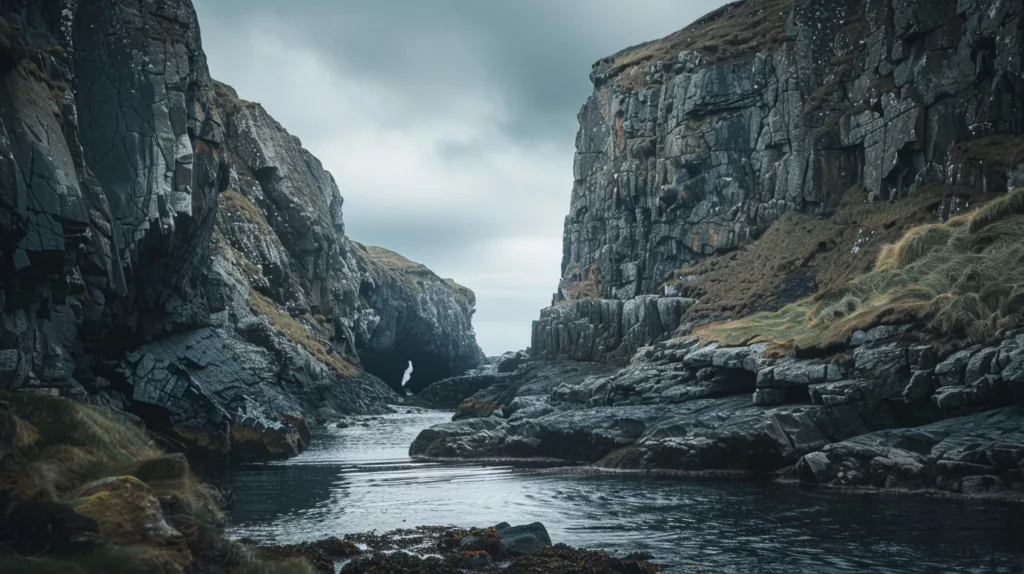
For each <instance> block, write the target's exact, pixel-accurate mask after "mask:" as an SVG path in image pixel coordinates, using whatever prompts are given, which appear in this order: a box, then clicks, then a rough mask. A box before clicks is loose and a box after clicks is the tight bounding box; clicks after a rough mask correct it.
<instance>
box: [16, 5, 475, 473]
mask: <svg viewBox="0 0 1024 574" xmlns="http://www.w3.org/2000/svg"><path fill="white" fill-rule="evenodd" d="M0 8H2V9H0V16H2V18H3V20H2V21H0V35H2V40H3V41H2V42H0V64H2V69H0V73H2V77H0V83H2V86H0V120H2V123H3V125H2V127H0V136H2V139H0V166H2V167H0V178H2V182H3V183H2V185H0V267H2V270H0V307H2V309H3V313H2V315H0V390H14V389H19V390H36V391H43V392H48V393H55V394H61V395H66V396H71V397H74V398H76V399H79V400H81V401H86V402H90V403H96V404H103V405H109V406H112V407H115V408H118V409H125V410H128V411H129V412H133V413H135V414H137V415H139V416H141V417H142V418H143V419H144V420H145V422H146V423H147V425H148V426H149V427H150V428H151V429H152V430H157V431H161V432H162V433H164V434H165V436H168V437H172V438H173V440H174V441H178V442H180V443H182V445H183V446H185V447H188V448H192V449H196V448H200V449H201V450H204V451H212V452H213V453H217V454H223V453H225V452H228V451H233V452H234V453H235V454H236V455H237V456H238V457H246V456H250V455H252V456H265V455H272V456H286V455H288V454H292V453H294V452H295V451H296V450H299V449H301V448H302V447H303V446H304V443H305V442H306V441H307V440H308V432H307V429H306V422H305V421H306V419H310V420H326V419H330V418H331V417H334V416H336V415H337V414H338V413H357V412H382V411H384V410H386V409H387V408H388V407H387V405H388V403H391V402H394V401H395V400H396V398H397V396H396V395H395V393H394V392H393V391H392V390H391V389H389V388H388V386H387V385H386V384H385V383H384V382H382V381H381V380H380V379H379V378H378V377H377V376H375V375H380V376H382V377H384V378H386V379H389V381H388V382H389V383H391V385H392V387H393V388H396V389H397V388H398V387H400V384H401V378H400V376H399V378H398V380H397V381H395V380H390V379H394V377H393V375H392V370H393V367H392V365H391V364H390V363H388V362H387V361H390V360H392V359H394V360H395V361H396V362H399V363H400V364H401V369H402V370H404V368H405V364H406V361H408V360H409V359H413V360H414V361H417V362H419V361H422V362H423V363H424V365H427V366H428V368H425V369H424V371H423V372H422V373H421V375H420V376H421V378H422V379H424V380H427V379H429V377H436V378H443V377H446V376H451V375H456V374H459V371H458V370H459V369H463V368H471V367H473V366H475V365H476V364H477V363H478V362H479V359H478V358H479V357H480V355H481V353H480V351H479V348H478V347H477V346H476V342H475V337H474V334H473V331H472V326H471V324H470V316H471V314H472V305H473V302H472V297H471V296H468V295H467V292H468V290H465V289H461V288H455V287H450V286H447V285H444V286H443V287H442V286H440V285H437V284H435V283H436V282H432V283H431V291H430V293H431V296H430V297H429V298H428V299H427V300H422V299H418V298H416V297H418V293H413V292H412V291H409V290H402V289H401V288H397V290H396V291H394V292H388V293H387V294H383V295H382V294H381V292H382V290H383V291H386V290H387V289H388V287H375V285H376V284H379V283H380V279H379V274H377V273H376V272H375V271H372V270H368V269H366V266H365V265H364V264H362V263H361V260H360V259H359V255H358V252H361V248H357V247H356V246H354V245H353V244H352V243H351V242H350V241H349V239H348V238H347V237H346V236H345V227H344V222H343V218H342V203H343V199H342V196H341V193H340V191H339V189H338V187H337V185H336V184H335V182H334V180H333V178H332V177H331V175H330V174H329V173H327V172H326V171H325V170H324V169H323V167H322V165H321V164H320V162H319V161H318V160H317V159H316V158H315V157H313V156H312V155H311V154H310V153H309V152H308V151H306V150H305V149H304V148H303V147H302V144H301V142H300V141H299V140H298V139H297V138H295V137H294V136H292V135H290V134H289V133H288V132H287V131H286V130H285V129H284V128H283V127H282V126H280V125H279V124H278V123H277V122H276V121H274V119H273V118H271V117H270V116H269V115H268V114H267V113H266V111H265V110H264V109H263V108H262V107H261V106H259V105H258V104H255V103H250V102H246V101H244V100H242V99H241V98H239V97H238V95H237V94H236V93H235V92H234V90H232V89H231V88H230V87H228V86H225V85H223V84H219V83H217V82H215V81H214V80H212V79H211V78H210V75H209V71H208V69H207V66H206V58H205V55H204V54H203V51H202V45H201V39H200V34H199V26H198V22H197V21H196V16H195V12H194V10H193V8H192V6H191V3H190V2H189V1H188V0H173V1H170V2H163V1H162V2H156V1H152V0H102V1H98V2H77V3H76V2H70V1H68V2H64V1H58V2H46V3H38V2H30V1H27V0H24V1H14V2H7V3H4V4H3V5H2V7H0ZM375 282H376V283H375ZM406 296H408V297H412V298H414V299H415V300H410V301H406V300H404V299H403V297H406ZM396 306H397V307H399V308H400V310H397V311H396ZM395 315H401V317H402V318H403V320H402V321H395V320H390V321H389V320H386V318H387V317H392V316H395ZM382 317H384V318H385V319H382ZM438 322H443V323H444V324H438ZM410 325H411V327H410ZM410 329H411V332H407V330H410ZM431 329H432V330H431ZM424 332H430V333H431V335H432V336H433V337H434V338H433V339H432V340H430V341H426V340H424V339H423V337H422V334H423V333H424ZM446 337H447V338H448V339H450V340H448V339H445V338H446ZM400 343H404V345H405V346H404V347H401V348H400V349H398V350H395V348H394V347H395V345H399V344H400ZM389 353H390V354H389ZM367 354H368V355H367ZM367 356H368V357H370V360H369V361H368V362H367V363H366V365H364V361H363V359H364V357H367ZM381 357H386V358H387V360H386V361H383V360H382V359H381ZM431 361H435V363H436V366H434V367H433V369H432V368H430V367H429V365H431V364H433V363H431ZM427 382H429V380H427ZM172 442H173V441H172Z"/></svg>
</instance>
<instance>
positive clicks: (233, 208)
mask: <svg viewBox="0 0 1024 574" xmlns="http://www.w3.org/2000/svg"><path fill="white" fill-rule="evenodd" d="M220 202H221V206H223V207H224V208H225V209H227V211H228V213H237V214H239V215H241V216H242V217H244V218H245V219H246V220H248V221H251V222H253V223H254V224H255V225H256V226H257V227H259V228H260V231H261V232H262V233H264V234H266V235H270V234H272V233H274V232H273V230H272V229H271V228H270V224H269V223H267V219H266V218H265V217H264V216H263V213H262V212H261V211H260V208H258V207H256V204H254V203H253V202H251V201H249V198H247V197H245V196H244V195H242V194H241V193H238V192H237V191H235V190H233V189H229V190H226V191H224V192H223V193H221V194H220Z"/></svg>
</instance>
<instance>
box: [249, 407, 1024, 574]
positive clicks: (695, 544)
mask: <svg viewBox="0 0 1024 574" xmlns="http://www.w3.org/2000/svg"><path fill="white" fill-rule="evenodd" d="M449 417H450V414H449V413H426V414H409V415H389V416H385V417H380V418H378V419H377V420H373V421H369V422H367V423H366V424H367V425H368V426H365V427H363V426H358V425H357V426H354V427H352V428H348V429H343V430H336V429H332V430H329V431H328V432H327V433H326V434H325V435H324V436H321V437H319V439H318V442H317V444H318V446H317V448H316V449H315V450H313V451H310V452H307V453H304V454H303V455H302V456H300V457H298V458H295V459H292V460H290V461H286V462H284V463H280V464H276V465H270V466H264V467H254V468H249V469H244V470H241V471H237V472H234V473H232V475H231V476H230V477H229V480H230V482H231V484H232V486H233V489H234V492H235V504H234V508H233V510H232V518H233V519H234V520H235V525H234V526H233V528H232V533H233V534H234V535H237V536H243V535H244V536H252V537H254V538H260V539H277V540H282V541H300V540H310V539H315V538H320V537H324V536H330V535H342V534H345V533H349V532H365V531H369V530H375V529H376V530H378V531H385V530H391V529H394V528H402V527H408V526H415V525H425V524H452V525H457V526H481V525H490V524H495V523H497V522H501V521H508V522H512V523H522V522H532V521H534V520H539V521H541V522H543V523H544V524H545V525H547V527H548V529H549V530H550V531H551V535H552V538H554V539H555V540H556V541H561V542H566V543H569V544H573V545H577V546H589V547H595V548H604V549H608V550H612V551H618V552H631V551H635V550H648V551H650V552H652V553H653V554H655V555H656V556H657V557H658V558H659V559H661V560H663V561H665V562H668V563H670V564H671V568H670V569H669V570H668V571H669V572H692V571H711V572H766V573H767V572H772V573H774V572H780V573H781V572H865V571H868V572H893V573H895V572H979V573H980V572H1022V571H1024V512H1022V510H1024V507H1021V506H1019V505H1012V504H1003V503H996V502H976V501H960V500H943V499H926V498H917V497H892V496H852V495H839V494H836V493H832V492H827V491H804V490H800V489H797V488H791V487H784V486H779V485H751V484H734V483H720V482H687V481H679V480H673V479H662V478H640V477H621V476H593V477H565V476H551V475H538V474H535V473H523V472H515V471H514V470H513V469H511V468H509V467H507V466H490V467H487V466H479V465H475V466H474V465H461V466H460V465H438V464H423V463H414V462H412V461H410V460H409V459H408V457H407V456H406V452H407V449H408V445H409V444H410V443H411V442H412V439H413V438H414V437H415V435H416V434H417V432H418V431H419V429H422V428H424V427H426V426H429V425H432V424H435V423H437V422H441V421H444V420H447V419H448V418H449Z"/></svg>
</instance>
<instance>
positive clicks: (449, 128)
mask: <svg viewBox="0 0 1024 574" xmlns="http://www.w3.org/2000/svg"><path fill="white" fill-rule="evenodd" d="M194 3H195V6H196V11H197V12H198V14H199V23H200V28H201V31H202V36H203V47H204V49H205V51H206V55H207V58H208V61H209V65H210V72H211V74H212V75H213V77H214V78H216V79H218V80H220V81H222V82H225V83H227V84H230V85H232V86H234V87H235V89H236V90H238V93H239V95H240V96H241V97H242V98H244V99H246V100H249V101H253V102H259V103H260V104H262V105H263V107H264V108H266V109H267V111H268V112H269V113H270V114H271V115H272V116H274V117H275V118H276V119H277V120H278V121H279V122H281V124H282V125H284V127H285V128H286V129H288V131H290V132H291V133H292V134H293V135H295V136H297V137H299V138H300V139H301V140H302V143H303V146H304V147H306V148H307V149H308V150H310V151H311V152H312V153H313V155H315V156H317V157H318V158H319V159H320V160H321V162H323V164H324V167H325V168H326V169H327V170H328V171H330V172H331V173H332V174H333V175H334V178H335V180H336V181H337V182H338V186H339V187H340V188H341V193H342V195H343V196H344V198H345V223H346V228H347V233H348V235H349V237H351V238H352V239H354V240H356V241H359V242H361V243H365V244H369V245H378V246H381V247H386V248H388V249H391V250H394V251H397V252H399V253H401V254H402V255H404V256H406V257H408V258H409V259H412V260H414V261H417V262H419V263H423V264H424V265H426V266H427V267H429V268H430V269H432V270H433V271H434V272H435V273H437V274H438V275H441V276H442V277H451V278H454V279H455V280H456V281H457V282H459V283H461V284H462V285H465V286H467V287H469V288H470V289H473V291H475V292H476V296H477V306H476V314H475V316H474V319H473V324H474V328H475V329H476V334H477V340H478V341H479V343H480V346H481V347H482V348H483V350H484V352H485V353H486V354H487V355H497V354H500V353H502V352H505V351H509V350H518V349H524V348H526V347H527V346H528V345H529V344H530V329H531V323H532V321H533V320H534V319H536V318H537V317H538V315H539V313H540V310H541V309H542V308H543V307H546V306H548V305H549V304H550V302H551V295H552V293H554V291H555V290H556V288H557V285H558V279H559V275H560V269H559V267H560V265H561V258H562V224H563V220H564V218H565V215H566V214H567V213H568V211H569V195H570V192H571V190H572V162H573V153H574V151H575V147H574V145H575V137H576V130H577V128H578V122H577V119H576V115H577V113H578V112H579V110H580V107H581V106H582V105H583V104H584V102H585V101H586V99H587V97H588V96H589V95H590V93H591V91H592V86H591V84H590V80H589V77H588V75H589V73H590V69H591V65H592V64H593V63H594V62H596V61H597V60H598V59H600V58H603V57H605V56H609V55H611V54H613V53H615V52H617V51H619V50H621V49H623V48H626V47H628V46H632V45H635V44H639V43H641V42H645V41H648V40H653V39H656V38H660V37H662V36H665V35H667V34H670V33H672V32H674V31H676V30H678V29H680V28H683V27H685V26H686V25H687V24H689V23H690V22H692V21H693V20H695V19H697V18H699V17H700V16H702V15H703V14H705V13H707V12H709V11H711V10H713V9H714V8H717V7H718V6H721V5H723V4H725V3H726V2H725V1H724V0H291V1H287V2H286V1H284V0H194Z"/></svg>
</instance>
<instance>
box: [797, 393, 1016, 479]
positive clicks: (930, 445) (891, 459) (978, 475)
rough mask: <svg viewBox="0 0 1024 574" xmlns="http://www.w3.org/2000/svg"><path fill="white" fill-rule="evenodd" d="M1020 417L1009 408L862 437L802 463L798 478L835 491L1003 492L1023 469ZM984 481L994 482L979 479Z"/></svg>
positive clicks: (835, 445) (827, 448)
mask: <svg viewBox="0 0 1024 574" xmlns="http://www.w3.org/2000/svg"><path fill="white" fill-rule="evenodd" d="M1021 416H1024V410H1022V407H1020V406H1014V407H1007V408H1003V409H997V410H992V411H987V412H984V413H979V414H975V415H970V416H967V417H959V418H953V419H948V420H944V421H940V422H937V423H933V424H929V425H924V426H921V427H916V428H906V429H890V430H883V431H879V432H874V433H869V434H864V435H862V436H857V437H854V438H851V439H848V440H845V441H841V442H837V443H835V444H830V445H827V446H825V447H824V448H823V449H822V450H821V452H818V453H813V454H809V455H807V456H805V457H803V459H801V461H800V462H799V463H798V465H797V470H798V475H799V477H800V479H801V481H803V482H808V483H813V484H824V485H837V486H866V487H888V488H911V489H922V488H925V489H939V490H947V491H952V492H960V491H965V492H966V491H970V490H971V489H974V488H975V487H977V486H979V485H987V486H985V489H989V488H994V487H995V486H996V485H999V486H1000V488H1003V489H1005V488H1008V487H1010V486H1009V485H1012V484H1014V481H1013V479H1012V477H1013V476H1015V474H1014V473H1015V472H1018V469H1019V468H1020V465H1021V464H1024V433H1022V430H1021V426H1020V420H1021V418H1020V417H1021ZM989 476H992V477H997V479H989V478H983V477H989ZM965 481H966V482H965ZM965 488H966V490H965Z"/></svg>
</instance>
